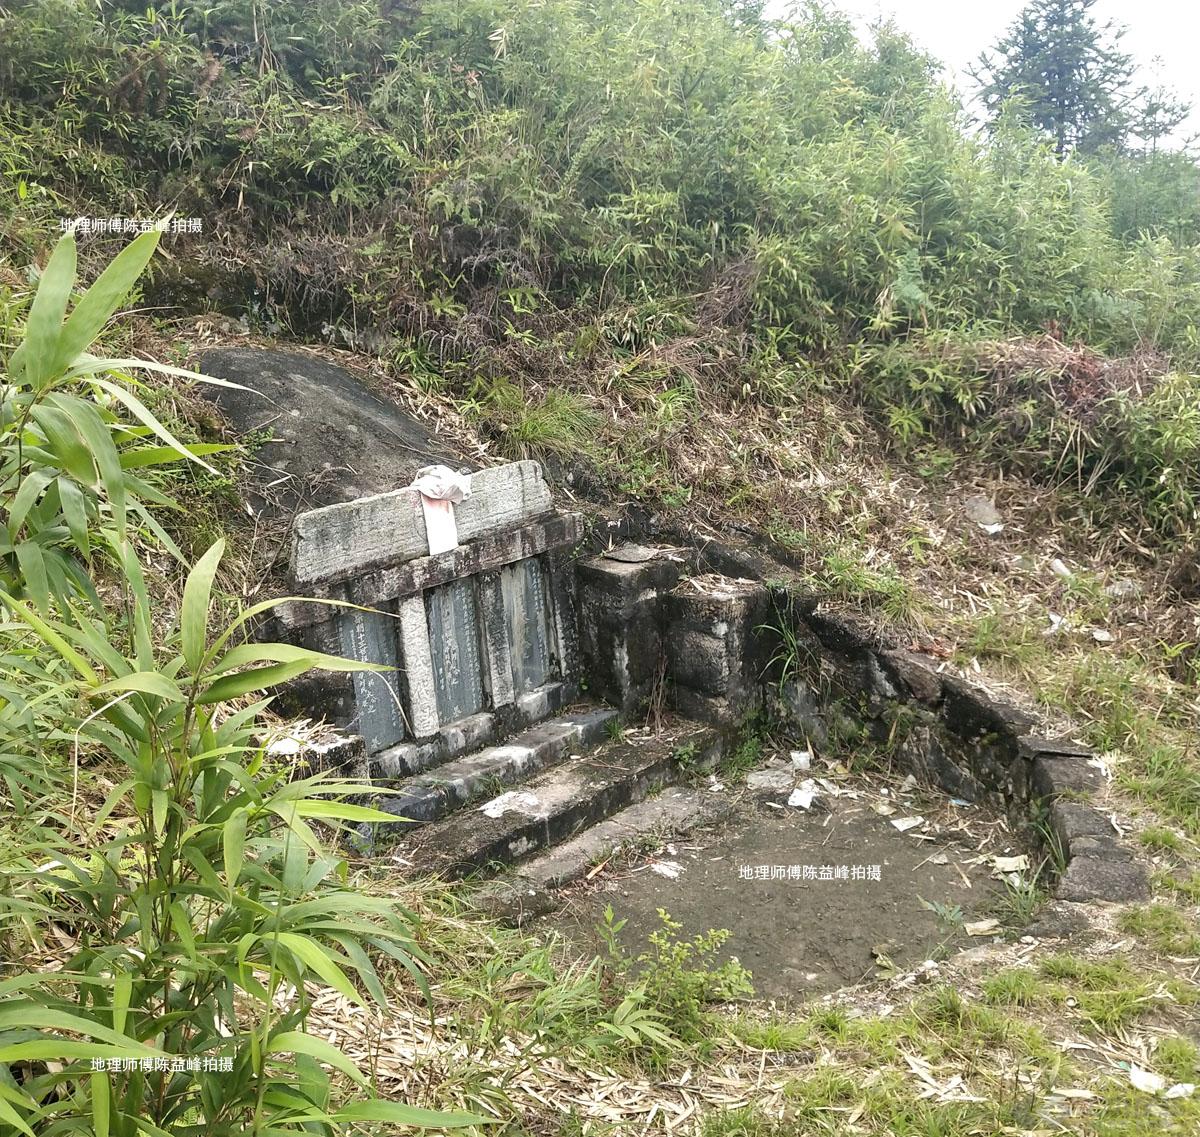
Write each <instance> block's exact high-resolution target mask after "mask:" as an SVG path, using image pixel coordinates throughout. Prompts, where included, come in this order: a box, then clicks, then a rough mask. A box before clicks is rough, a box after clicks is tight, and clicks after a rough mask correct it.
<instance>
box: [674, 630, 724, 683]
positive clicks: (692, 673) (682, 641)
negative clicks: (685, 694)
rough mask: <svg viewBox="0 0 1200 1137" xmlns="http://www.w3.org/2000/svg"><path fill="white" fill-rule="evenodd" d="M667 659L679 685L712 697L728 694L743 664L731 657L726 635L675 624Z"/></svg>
mask: <svg viewBox="0 0 1200 1137" xmlns="http://www.w3.org/2000/svg"><path fill="white" fill-rule="evenodd" d="M667 656H668V658H669V659H670V661H671V676H672V678H673V679H674V681H675V682H676V683H679V684H681V685H682V686H684V687H692V688H694V689H695V690H697V691H701V692H703V693H705V694H708V695H724V694H727V693H728V691H729V687H730V680H731V678H732V676H733V675H735V674H736V673H737V671H738V670H739V667H738V663H739V661H738V660H736V659H734V660H731V659H730V658H729V644H728V643H727V642H726V638H725V637H724V636H716V635H710V634H709V633H707V632H697V631H693V630H692V629H690V628H688V627H686V626H683V625H675V626H672V627H670V628H669V629H668V631H667Z"/></svg>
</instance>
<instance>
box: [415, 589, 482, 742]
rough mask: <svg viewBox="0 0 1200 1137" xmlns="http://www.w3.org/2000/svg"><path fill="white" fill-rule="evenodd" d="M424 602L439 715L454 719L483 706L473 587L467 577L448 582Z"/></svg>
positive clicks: (442, 720) (433, 590) (453, 720)
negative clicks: (426, 610) (427, 618)
mask: <svg viewBox="0 0 1200 1137" xmlns="http://www.w3.org/2000/svg"><path fill="white" fill-rule="evenodd" d="M426 603H427V604H428V608H429V650H430V654H431V655H432V657H433V678H434V682H435V684H436V690H437V708H438V718H439V719H440V721H441V722H442V723H451V722H457V721H458V720H459V719H462V718H466V717H467V715H472V714H474V713H475V712H476V711H478V710H482V708H483V674H482V671H481V670H480V656H479V616H478V613H477V611H476V607H475V589H474V586H473V585H472V583H471V581H470V579H462V580H455V581H451V583H449V584H443V585H442V586H441V587H440V588H434V589H432V590H430V592H429V596H428V599H427V601H426Z"/></svg>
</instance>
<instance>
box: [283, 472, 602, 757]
mask: <svg viewBox="0 0 1200 1137" xmlns="http://www.w3.org/2000/svg"><path fill="white" fill-rule="evenodd" d="M455 521H456V526H457V530H458V539H459V544H458V547H457V548H454V549H451V550H449V551H448V552H444V553H438V554H436V555H432V556H431V555H430V554H429V546H428V542H427V539H426V533H425V518H424V512H423V509H422V505H421V498H420V494H419V492H418V491H417V490H416V489H413V488H411V487H410V488H405V489H399V490H395V491H393V492H391V493H384V494H377V495H375V496H373V497H366V498H360V499H358V500H357V501H352V502H345V503H339V504H335V505H330V506H326V507H324V508H322V509H315V510H311V511H310V512H307V513H302V514H300V515H299V516H298V517H297V518H296V520H295V522H294V523H293V526H292V545H291V553H290V565H289V570H290V576H291V584H292V588H293V591H294V594H295V595H298V596H304V597H313V598H314V599H315V600H316V601H337V602H340V604H341V606H337V605H333V604H329V603H320V602H317V603H314V602H312V601H309V600H293V601H288V602H287V603H286V604H283V605H281V606H280V607H279V608H278V609H276V621H277V628H276V629H275V630H276V631H277V633H279V634H280V635H281V636H282V637H283V638H286V639H288V640H291V641H292V642H296V643H301V644H303V645H305V646H307V647H312V648H315V649H317V650H320V651H326V652H330V653H333V654H337V655H344V656H349V657H351V658H354V659H359V660H362V661H364V662H370V663H381V664H385V665H387V666H388V667H391V668H395V670H391V671H374V672H372V671H361V672H354V673H350V674H340V673H339V674H331V673H327V672H322V673H319V674H318V675H316V676H313V677H310V678H308V679H306V680H305V681H303V683H302V684H300V685H299V688H298V689H297V690H296V691H294V695H295V697H296V698H298V700H299V701H300V702H301V703H303V704H304V705H306V707H307V708H308V709H309V711H310V712H315V713H316V714H318V715H323V716H324V717H326V718H327V719H328V720H330V721H332V722H334V723H336V724H338V725H339V726H340V727H342V728H343V729H345V730H347V731H350V732H352V733H354V734H356V735H359V736H360V737H361V738H362V739H363V742H364V744H365V750H366V753H367V757H368V770H367V771H365V772H367V773H369V774H370V775H371V776H374V777H385V778H396V777H402V776H405V775H407V774H412V773H416V772H419V771H421V770H424V769H427V768H429V767H431V766H434V765H437V764H438V763H440V762H443V761H445V760H446V759H448V758H451V757H453V756H455V755H459V754H462V753H464V752H466V751H469V750H473V749H476V748H478V747H480V746H483V745H486V744H487V743H488V742H490V741H492V740H493V739H497V738H501V737H503V736H505V735H506V734H508V733H510V732H511V731H513V730H514V729H517V728H519V727H520V726H522V725H525V724H527V723H530V722H534V721H536V720H538V719H541V718H544V717H546V716H547V715H549V714H552V713H554V712H555V711H557V710H558V709H559V708H560V707H562V706H563V705H564V704H565V703H568V702H570V701H571V700H572V699H573V698H574V697H575V696H576V695H577V693H578V681H577V674H578V668H577V667H576V666H575V634H574V586H573V579H574V577H573V572H572V571H571V565H570V563H569V561H568V559H567V555H568V553H569V552H570V550H571V549H572V548H573V546H575V545H576V544H577V543H578V542H579V541H580V539H581V538H582V536H583V531H584V526H583V518H582V517H581V516H580V515H579V514H577V513H564V512H555V511H554V510H553V509H552V506H551V499H550V490H549V487H548V486H547V484H546V481H545V478H544V476H543V474H542V469H541V467H540V466H539V465H538V463H536V462H515V463H512V464H510V465H506V466H498V467H493V468H491V469H487V470H482V471H480V472H479V473H477V474H474V475H473V477H472V493H471V495H470V496H469V497H467V498H466V499H465V500H464V501H463V502H461V503H460V504H459V505H457V506H456V507H455ZM346 605H358V606H359V607H353V608H352V607H347V606H346Z"/></svg>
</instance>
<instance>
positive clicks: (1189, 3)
mask: <svg viewBox="0 0 1200 1137" xmlns="http://www.w3.org/2000/svg"><path fill="white" fill-rule="evenodd" d="M835 4H836V6H837V7H839V8H841V9H842V11H844V12H846V13H848V14H849V15H851V16H854V17H855V18H856V19H857V20H858V21H859V22H861V24H862V25H864V26H866V25H868V24H870V23H872V22H873V21H875V20H877V19H878V18H879V17H880V16H882V17H883V18H884V19H887V18H892V19H894V21H895V23H896V24H897V26H899V27H900V28H901V29H903V30H904V31H906V32H908V33H909V35H911V36H912V37H913V39H914V40H915V41H916V42H917V44H918V45H919V46H920V47H923V48H924V49H925V50H926V51H928V52H930V53H931V54H932V55H934V56H936V57H937V58H938V59H941V60H942V61H943V62H944V63H945V64H946V77H947V79H948V80H949V81H950V82H952V83H953V84H954V85H955V86H957V87H958V89H959V90H960V91H961V92H962V93H963V94H964V95H970V93H971V92H972V90H973V87H974V85H973V84H972V83H971V81H970V79H969V77H968V76H967V73H966V72H967V68H968V67H969V66H970V65H971V64H972V63H974V62H975V60H976V59H977V58H978V56H979V53H980V52H981V51H983V50H985V49H987V48H990V47H991V46H992V45H993V44H994V43H995V42H996V40H997V39H999V38H1000V36H1001V35H1003V34H1004V32H1005V31H1006V30H1007V28H1008V26H1009V25H1010V24H1011V23H1012V22H1013V20H1014V19H1015V17H1016V15H1017V13H1018V12H1020V11H1021V9H1022V8H1023V7H1024V6H1025V4H1024V0H983V2H980V0H835ZM786 6H787V5H786V3H784V2H783V0H777V2H776V3H772V4H770V8H773V9H776V10H782V9H783V8H785V7H786ZM1092 11H1093V13H1094V15H1095V17H1096V19H1097V22H1098V23H1101V24H1103V23H1104V22H1105V21H1107V20H1110V19H1111V20H1114V21H1115V22H1116V23H1117V24H1120V25H1123V26H1125V27H1126V28H1127V29H1128V30H1127V32H1126V35H1125V38H1124V39H1123V40H1122V42H1121V46H1122V48H1123V50H1124V51H1126V52H1127V53H1128V54H1130V55H1132V56H1133V58H1134V60H1135V61H1136V62H1137V63H1138V64H1139V65H1140V68H1141V69H1140V72H1139V75H1138V79H1139V81H1140V82H1141V83H1143V84H1146V85H1147V86H1157V85H1159V84H1160V83H1161V84H1163V85H1164V86H1166V87H1169V88H1171V89H1173V90H1174V91H1175V92H1176V93H1177V94H1178V95H1179V97H1180V98H1182V99H1183V100H1184V101H1185V102H1189V103H1191V104H1192V108H1193V109H1192V114H1191V117H1190V119H1189V120H1188V122H1186V123H1185V124H1184V125H1183V126H1182V127H1181V128H1180V130H1179V132H1178V133H1179V134H1180V135H1192V134H1197V133H1200V0H1099V2H1098V3H1097V4H1096V6H1095V8H1094V9H1093V10H1092Z"/></svg>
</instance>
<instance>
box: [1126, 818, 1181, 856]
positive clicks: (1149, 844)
mask: <svg viewBox="0 0 1200 1137" xmlns="http://www.w3.org/2000/svg"><path fill="white" fill-rule="evenodd" d="M1137 839H1138V843H1139V844H1140V845H1141V846H1142V847H1143V848H1145V849H1149V850H1150V851H1151V852H1152V853H1182V852H1183V849H1184V844H1183V838H1182V837H1180V836H1179V834H1178V833H1176V832H1175V830H1174V829H1166V828H1164V827H1163V826H1161V825H1149V826H1147V827H1146V828H1145V829H1143V830H1142V831H1141V832H1140V833H1139V834H1138V835H1137Z"/></svg>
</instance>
